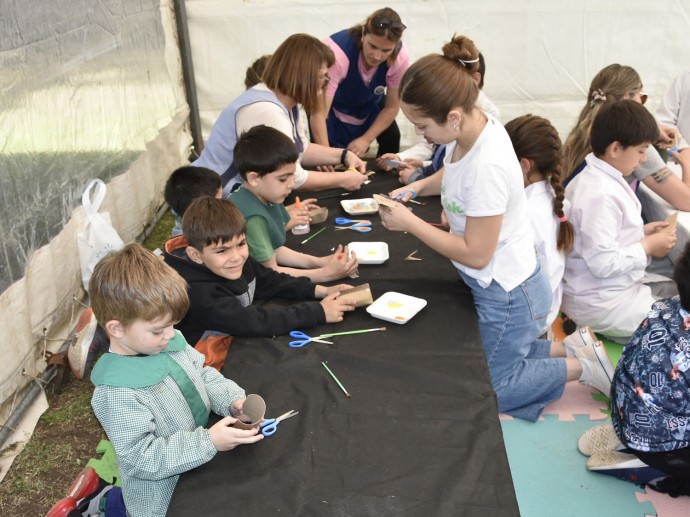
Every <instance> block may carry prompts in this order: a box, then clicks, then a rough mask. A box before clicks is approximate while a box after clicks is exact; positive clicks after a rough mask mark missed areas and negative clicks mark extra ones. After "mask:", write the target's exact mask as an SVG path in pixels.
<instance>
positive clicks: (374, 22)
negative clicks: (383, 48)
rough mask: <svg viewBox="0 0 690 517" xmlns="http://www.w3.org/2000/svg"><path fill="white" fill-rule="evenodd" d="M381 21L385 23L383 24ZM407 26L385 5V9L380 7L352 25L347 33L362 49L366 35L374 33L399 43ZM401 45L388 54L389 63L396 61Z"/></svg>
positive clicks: (387, 60)
mask: <svg viewBox="0 0 690 517" xmlns="http://www.w3.org/2000/svg"><path fill="white" fill-rule="evenodd" d="M381 21H383V22H384V23H383V24H381V23H380V22H381ZM385 22H387V23H385ZM406 28H407V27H405V25H404V24H403V22H402V20H401V19H400V15H399V14H398V13H396V12H395V11H394V10H393V9H391V8H390V7H384V8H383V9H378V10H376V11H374V12H373V13H371V15H370V16H369V17H368V18H367V19H366V20H364V23H358V24H357V25H353V26H352V27H350V29H349V30H348V31H347V33H348V34H349V35H350V36H351V37H352V39H353V40H354V41H355V42H356V43H357V46H358V47H359V50H362V38H363V37H364V36H365V35H367V34H373V35H375V36H385V38H386V39H387V40H388V41H390V42H392V43H398V42H399V41H400V39H401V38H402V33H403V31H404V30H405V29H406ZM400 47H401V45H400V44H398V45H396V46H395V50H394V51H393V52H392V53H391V55H390V56H388V59H386V62H387V63H388V64H389V65H392V64H393V63H394V62H395V59H396V58H397V57H398V54H399V53H400Z"/></svg>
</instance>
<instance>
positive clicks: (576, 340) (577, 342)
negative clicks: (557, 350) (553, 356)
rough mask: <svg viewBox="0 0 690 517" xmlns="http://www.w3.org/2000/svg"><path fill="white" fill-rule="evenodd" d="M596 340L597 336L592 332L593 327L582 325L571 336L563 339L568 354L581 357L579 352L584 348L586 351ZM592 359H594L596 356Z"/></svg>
mask: <svg viewBox="0 0 690 517" xmlns="http://www.w3.org/2000/svg"><path fill="white" fill-rule="evenodd" d="M596 342H597V337H596V336H595V335H594V332H592V329H590V328H589V327H580V328H578V329H577V330H576V331H575V332H573V333H572V334H570V335H569V336H566V338H565V339H564V340H563V346H565V349H566V352H567V353H568V356H576V357H579V356H578V352H580V353H582V351H583V350H584V351H585V352H586V351H587V349H589V347H591V346H592V345H593V344H594V343H596ZM590 359H594V357H591V358H590Z"/></svg>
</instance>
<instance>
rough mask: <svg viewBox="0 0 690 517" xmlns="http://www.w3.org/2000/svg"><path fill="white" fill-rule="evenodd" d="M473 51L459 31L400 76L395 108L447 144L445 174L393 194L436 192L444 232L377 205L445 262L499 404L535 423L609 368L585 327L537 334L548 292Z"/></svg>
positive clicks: (605, 380) (601, 385)
mask: <svg viewBox="0 0 690 517" xmlns="http://www.w3.org/2000/svg"><path fill="white" fill-rule="evenodd" d="M478 55H479V52H478V51H477V48H476V47H475V45H474V43H473V42H472V41H471V40H469V39H468V38H465V37H463V36H457V37H455V38H453V40H452V41H451V42H449V43H447V44H446V45H444V47H443V55H438V54H432V55H428V56H426V57H423V58H421V59H420V60H418V61H417V62H416V63H414V64H413V65H412V66H411V67H410V68H409V69H408V70H407V72H406V73H405V75H404V76H403V79H402V81H401V83H400V101H401V108H402V111H403V113H404V114H405V116H406V117H407V118H408V119H409V120H410V122H412V123H413V124H414V125H415V128H416V131H417V133H418V134H420V135H423V136H424V137H426V138H427V140H429V141H431V142H433V143H435V144H446V145H447V148H446V157H445V160H444V170H443V171H439V172H437V173H436V174H434V175H432V176H429V177H428V178H424V179H423V180H420V181H417V182H414V183H411V184H410V185H407V186H405V187H402V188H400V189H398V190H395V191H393V192H391V196H392V197H395V196H401V197H402V199H403V200H405V199H406V198H409V197H410V196H411V194H412V193H414V192H416V193H418V194H420V195H438V194H440V195H441V202H442V205H443V209H444V214H445V217H446V219H447V221H448V224H449V226H450V232H445V231H443V230H441V229H439V228H435V227H433V226H431V225H430V224H428V223H426V222H425V221H423V220H422V219H420V218H419V217H417V216H416V215H414V214H413V213H412V212H411V211H410V210H408V209H407V208H405V207H404V205H402V204H398V205H397V206H395V207H393V208H386V207H382V208H381V210H380V214H381V219H382V221H383V224H384V226H385V227H386V228H388V229H390V230H396V231H406V232H409V233H411V234H412V235H414V236H415V237H417V238H418V239H420V240H421V241H422V242H424V243H425V244H427V245H428V246H429V247H431V248H433V249H434V250H436V251H437V252H439V253H441V254H442V255H445V256H446V257H448V258H449V259H451V260H452V262H453V264H454V265H455V267H456V268H457V270H458V273H459V274H460V276H461V277H462V278H463V280H464V281H465V283H466V284H467V285H468V286H469V287H470V289H471V290H472V295H473V299H474V305H475V308H476V311H477V316H478V319H479V332H480V336H481V340H482V344H483V346H484V351H485V353H486V358H487V363H488V366H489V373H490V374H491V383H492V386H493V388H494V391H495V392H496V395H497V397H498V409H499V410H500V411H503V412H506V413H509V414H511V415H513V416H516V417H520V418H525V419H528V420H536V419H537V418H538V417H539V414H540V413H541V411H542V410H543V408H544V406H545V405H546V404H547V403H549V402H551V401H553V400H556V399H558V398H559V397H560V396H561V395H562V394H563V389H564V385H565V383H566V381H570V380H576V379H580V381H581V382H583V383H586V384H589V385H591V386H594V387H595V388H597V389H599V390H600V391H602V392H604V393H606V394H608V392H609V391H610V383H611V376H612V374H613V367H612V366H611V362H610V361H609V360H608V357H607V356H606V353H605V351H604V348H603V346H602V345H601V343H598V342H597V341H596V338H595V337H594V336H593V334H591V333H590V332H589V329H586V328H585V329H580V330H579V331H578V332H576V333H575V334H573V335H571V336H568V337H567V338H566V339H565V341H564V342H560V341H554V342H550V341H547V340H542V339H538V336H539V335H541V333H542V330H543V328H544V324H545V320H546V316H547V314H548V312H549V308H550V306H551V290H550V288H549V284H548V282H547V281H546V279H545V278H544V276H543V274H542V272H541V269H540V268H539V265H538V263H537V258H536V254H535V251H534V241H533V238H532V230H531V227H530V223H529V214H528V210H527V200H526V197H525V192H524V187H523V182H522V174H521V171H520V165H519V162H518V160H517V158H516V156H515V152H514V151H513V148H512V145H511V143H510V139H509V138H508V135H507V133H506V131H505V129H504V128H503V126H501V124H500V123H498V122H497V121H496V120H495V119H494V118H492V117H491V116H490V115H487V114H485V113H484V112H482V111H481V110H479V109H478V108H477V107H476V101H477V95H478V92H479V89H478V87H477V84H476V83H475V82H474V81H473V80H472V77H471V74H472V73H473V72H474V71H476V69H477V67H478V62H479V59H478ZM406 191H407V192H406ZM410 191H412V192H410ZM455 338H456V339H458V340H462V336H456V337H455Z"/></svg>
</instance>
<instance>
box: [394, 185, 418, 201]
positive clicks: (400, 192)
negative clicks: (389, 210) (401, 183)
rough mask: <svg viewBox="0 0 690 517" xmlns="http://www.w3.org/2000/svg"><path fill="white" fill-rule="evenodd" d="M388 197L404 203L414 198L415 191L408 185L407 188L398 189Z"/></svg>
mask: <svg viewBox="0 0 690 517" xmlns="http://www.w3.org/2000/svg"><path fill="white" fill-rule="evenodd" d="M388 195H389V196H390V198H391V199H395V200H397V201H400V202H401V203H404V202H406V201H409V200H410V199H412V196H413V195H414V190H413V189H411V188H410V186H409V185H407V186H406V187H400V188H396V189H395V190H392V191H391V192H389V193H388ZM398 196H401V197H400V199H398Z"/></svg>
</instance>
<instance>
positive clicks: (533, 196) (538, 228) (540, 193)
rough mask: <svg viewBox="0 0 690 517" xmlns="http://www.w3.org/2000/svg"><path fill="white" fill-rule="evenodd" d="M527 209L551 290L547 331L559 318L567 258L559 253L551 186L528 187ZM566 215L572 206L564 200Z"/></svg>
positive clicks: (538, 252)
mask: <svg viewBox="0 0 690 517" xmlns="http://www.w3.org/2000/svg"><path fill="white" fill-rule="evenodd" d="M525 195H526V196H527V206H528V210H529V215H530V219H531V220H532V230H533V231H534V246H535V248H536V249H537V257H539V264H541V270H542V271H543V272H544V276H546V278H547V279H548V280H549V285H550V286H551V293H552V298H551V311H550V312H549V316H548V317H547V318H546V325H547V328H548V327H550V326H551V324H552V323H553V322H554V320H555V319H556V316H558V311H559V310H560V308H561V299H562V298H563V285H562V280H563V271H564V270H565V254H564V253H563V252H561V251H559V250H558V232H559V225H560V222H559V221H558V219H557V218H556V215H555V214H554V213H553V200H554V198H555V197H556V195H555V194H554V191H553V189H552V188H551V185H549V184H548V183H547V182H546V181H537V182H536V183H532V184H531V185H528V186H527V187H525ZM563 213H565V214H566V216H568V215H569V213H570V202H569V201H568V200H567V199H564V200H563Z"/></svg>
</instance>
